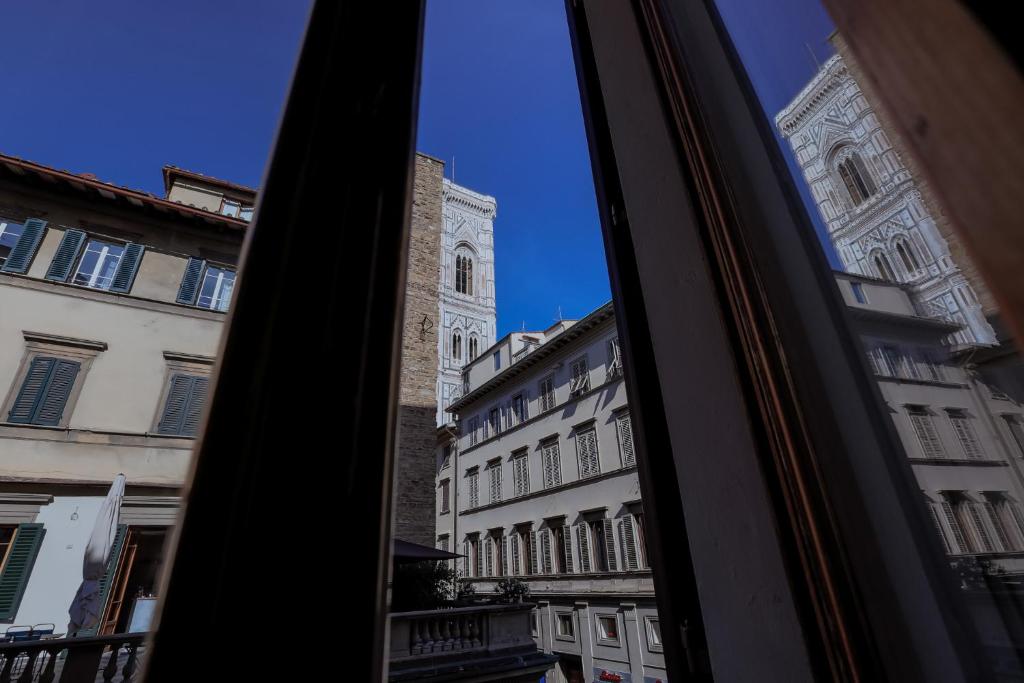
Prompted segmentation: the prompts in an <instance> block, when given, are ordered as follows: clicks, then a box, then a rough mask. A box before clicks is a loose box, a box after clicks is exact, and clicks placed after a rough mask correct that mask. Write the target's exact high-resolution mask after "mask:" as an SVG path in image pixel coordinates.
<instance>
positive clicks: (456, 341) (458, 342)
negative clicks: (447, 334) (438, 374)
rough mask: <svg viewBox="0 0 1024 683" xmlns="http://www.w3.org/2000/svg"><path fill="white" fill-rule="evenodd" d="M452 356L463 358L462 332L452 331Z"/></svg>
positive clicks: (456, 358)
mask: <svg viewBox="0 0 1024 683" xmlns="http://www.w3.org/2000/svg"><path fill="white" fill-rule="evenodd" d="M452 358H453V359H454V360H462V333H460V332H453V333H452Z"/></svg>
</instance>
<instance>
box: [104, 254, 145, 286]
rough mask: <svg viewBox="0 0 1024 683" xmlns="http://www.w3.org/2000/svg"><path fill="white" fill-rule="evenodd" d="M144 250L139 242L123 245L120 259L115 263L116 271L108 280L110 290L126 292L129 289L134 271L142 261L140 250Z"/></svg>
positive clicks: (133, 277)
mask: <svg viewBox="0 0 1024 683" xmlns="http://www.w3.org/2000/svg"><path fill="white" fill-rule="evenodd" d="M145 250H146V248H145V247H144V246H142V245H141V244H134V243H128V244H126V245H125V247H124V253H123V254H121V260H120V261H118V263H117V271H116V272H115V273H114V277H113V279H112V280H111V281H110V291H111V292H122V293H125V294H127V293H128V292H129V291H131V288H132V283H133V282H134V281H135V273H137V272H138V271H139V263H140V262H141V261H142V252H143V251H145Z"/></svg>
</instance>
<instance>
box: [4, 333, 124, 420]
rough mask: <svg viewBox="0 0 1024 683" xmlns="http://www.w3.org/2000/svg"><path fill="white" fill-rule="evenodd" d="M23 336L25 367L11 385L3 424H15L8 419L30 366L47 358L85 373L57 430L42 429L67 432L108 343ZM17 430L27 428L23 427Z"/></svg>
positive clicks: (15, 376) (80, 373)
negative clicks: (71, 363)
mask: <svg viewBox="0 0 1024 683" xmlns="http://www.w3.org/2000/svg"><path fill="white" fill-rule="evenodd" d="M22 335H23V336H24V338H25V352H24V354H22V357H21V364H20V365H19V366H18V370H17V372H16V373H15V375H14V381H13V382H12V383H11V386H10V388H9V389H8V392H7V398H6V399H5V400H4V403H3V406H2V412H0V424H12V423H9V422H7V416H8V414H9V413H10V411H11V406H12V405H13V404H14V401H15V399H16V398H17V396H18V392H19V391H20V390H21V385H22V384H24V382H25V376H26V375H27V374H28V370H29V366H30V365H31V364H32V360H33V359H34V358H36V357H39V356H46V357H53V358H61V359H64V360H72V361H77V362H78V363H80V364H81V370H79V372H78V375H77V377H75V384H74V386H73V387H72V389H71V393H70V395H69V396H68V400H67V403H66V404H65V405H64V413H63V415H61V419H60V423H59V424H57V425H56V426H55V427H53V426H51V425H42V426H49V427H51V428H56V429H67V426H68V423H69V422H70V421H71V415H72V414H73V413H74V411H75V405H76V404H77V403H78V397H79V395H80V394H81V393H82V387H83V386H84V384H85V378H86V377H87V376H88V375H89V369H90V368H91V367H92V362H93V360H94V359H95V358H96V356H98V355H99V354H100V353H102V352H103V351H106V350H107V343H106V342H101V341H92V340H89V339H76V338H74V337H62V336H60V335H55V334H47V333H45V332H29V331H27V330H25V331H23V332H22ZM17 426H23V425H21V424H20V423H19V424H18V425H17ZM28 426H40V425H28Z"/></svg>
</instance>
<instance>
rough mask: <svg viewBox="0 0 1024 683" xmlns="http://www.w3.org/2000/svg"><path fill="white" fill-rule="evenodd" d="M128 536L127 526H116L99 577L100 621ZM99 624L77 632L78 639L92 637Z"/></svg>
mask: <svg viewBox="0 0 1024 683" xmlns="http://www.w3.org/2000/svg"><path fill="white" fill-rule="evenodd" d="M127 535H128V525H127V524H118V525H117V533H116V534H115V535H114V543H113V545H111V546H110V557H108V558H107V568H106V569H105V570H103V576H101V577H100V581H99V594H100V599H99V606H100V618H101V621H102V617H103V612H104V610H105V609H106V606H107V598H108V597H110V586H111V584H112V583H113V582H114V574H116V573H117V567H118V565H119V564H120V563H121V551H122V550H123V549H124V539H125V537H126V536H127ZM99 627H100V624H99V623H97V624H96V625H95V626H91V627H89V628H87V629H83V630H81V631H79V632H78V635H79V637H81V636H94V635H96V631H98V630H99Z"/></svg>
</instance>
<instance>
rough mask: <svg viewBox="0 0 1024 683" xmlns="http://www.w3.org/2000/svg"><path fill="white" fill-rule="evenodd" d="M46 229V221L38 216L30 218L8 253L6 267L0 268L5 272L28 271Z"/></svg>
mask: <svg viewBox="0 0 1024 683" xmlns="http://www.w3.org/2000/svg"><path fill="white" fill-rule="evenodd" d="M45 229H46V221H43V220H39V219H38V218H29V219H28V220H27V221H25V224H24V225H23V226H22V230H21V237H19V238H18V241H17V242H15V243H14V248H13V249H11V253H10V254H8V255H7V261H5V262H4V267H3V268H0V270H2V271H3V272H5V273H27V272H28V267H29V265H31V263H32V257H33V256H35V255H36V250H37V249H39V242H40V241H41V240H42V239H43V232H44V230H45Z"/></svg>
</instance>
